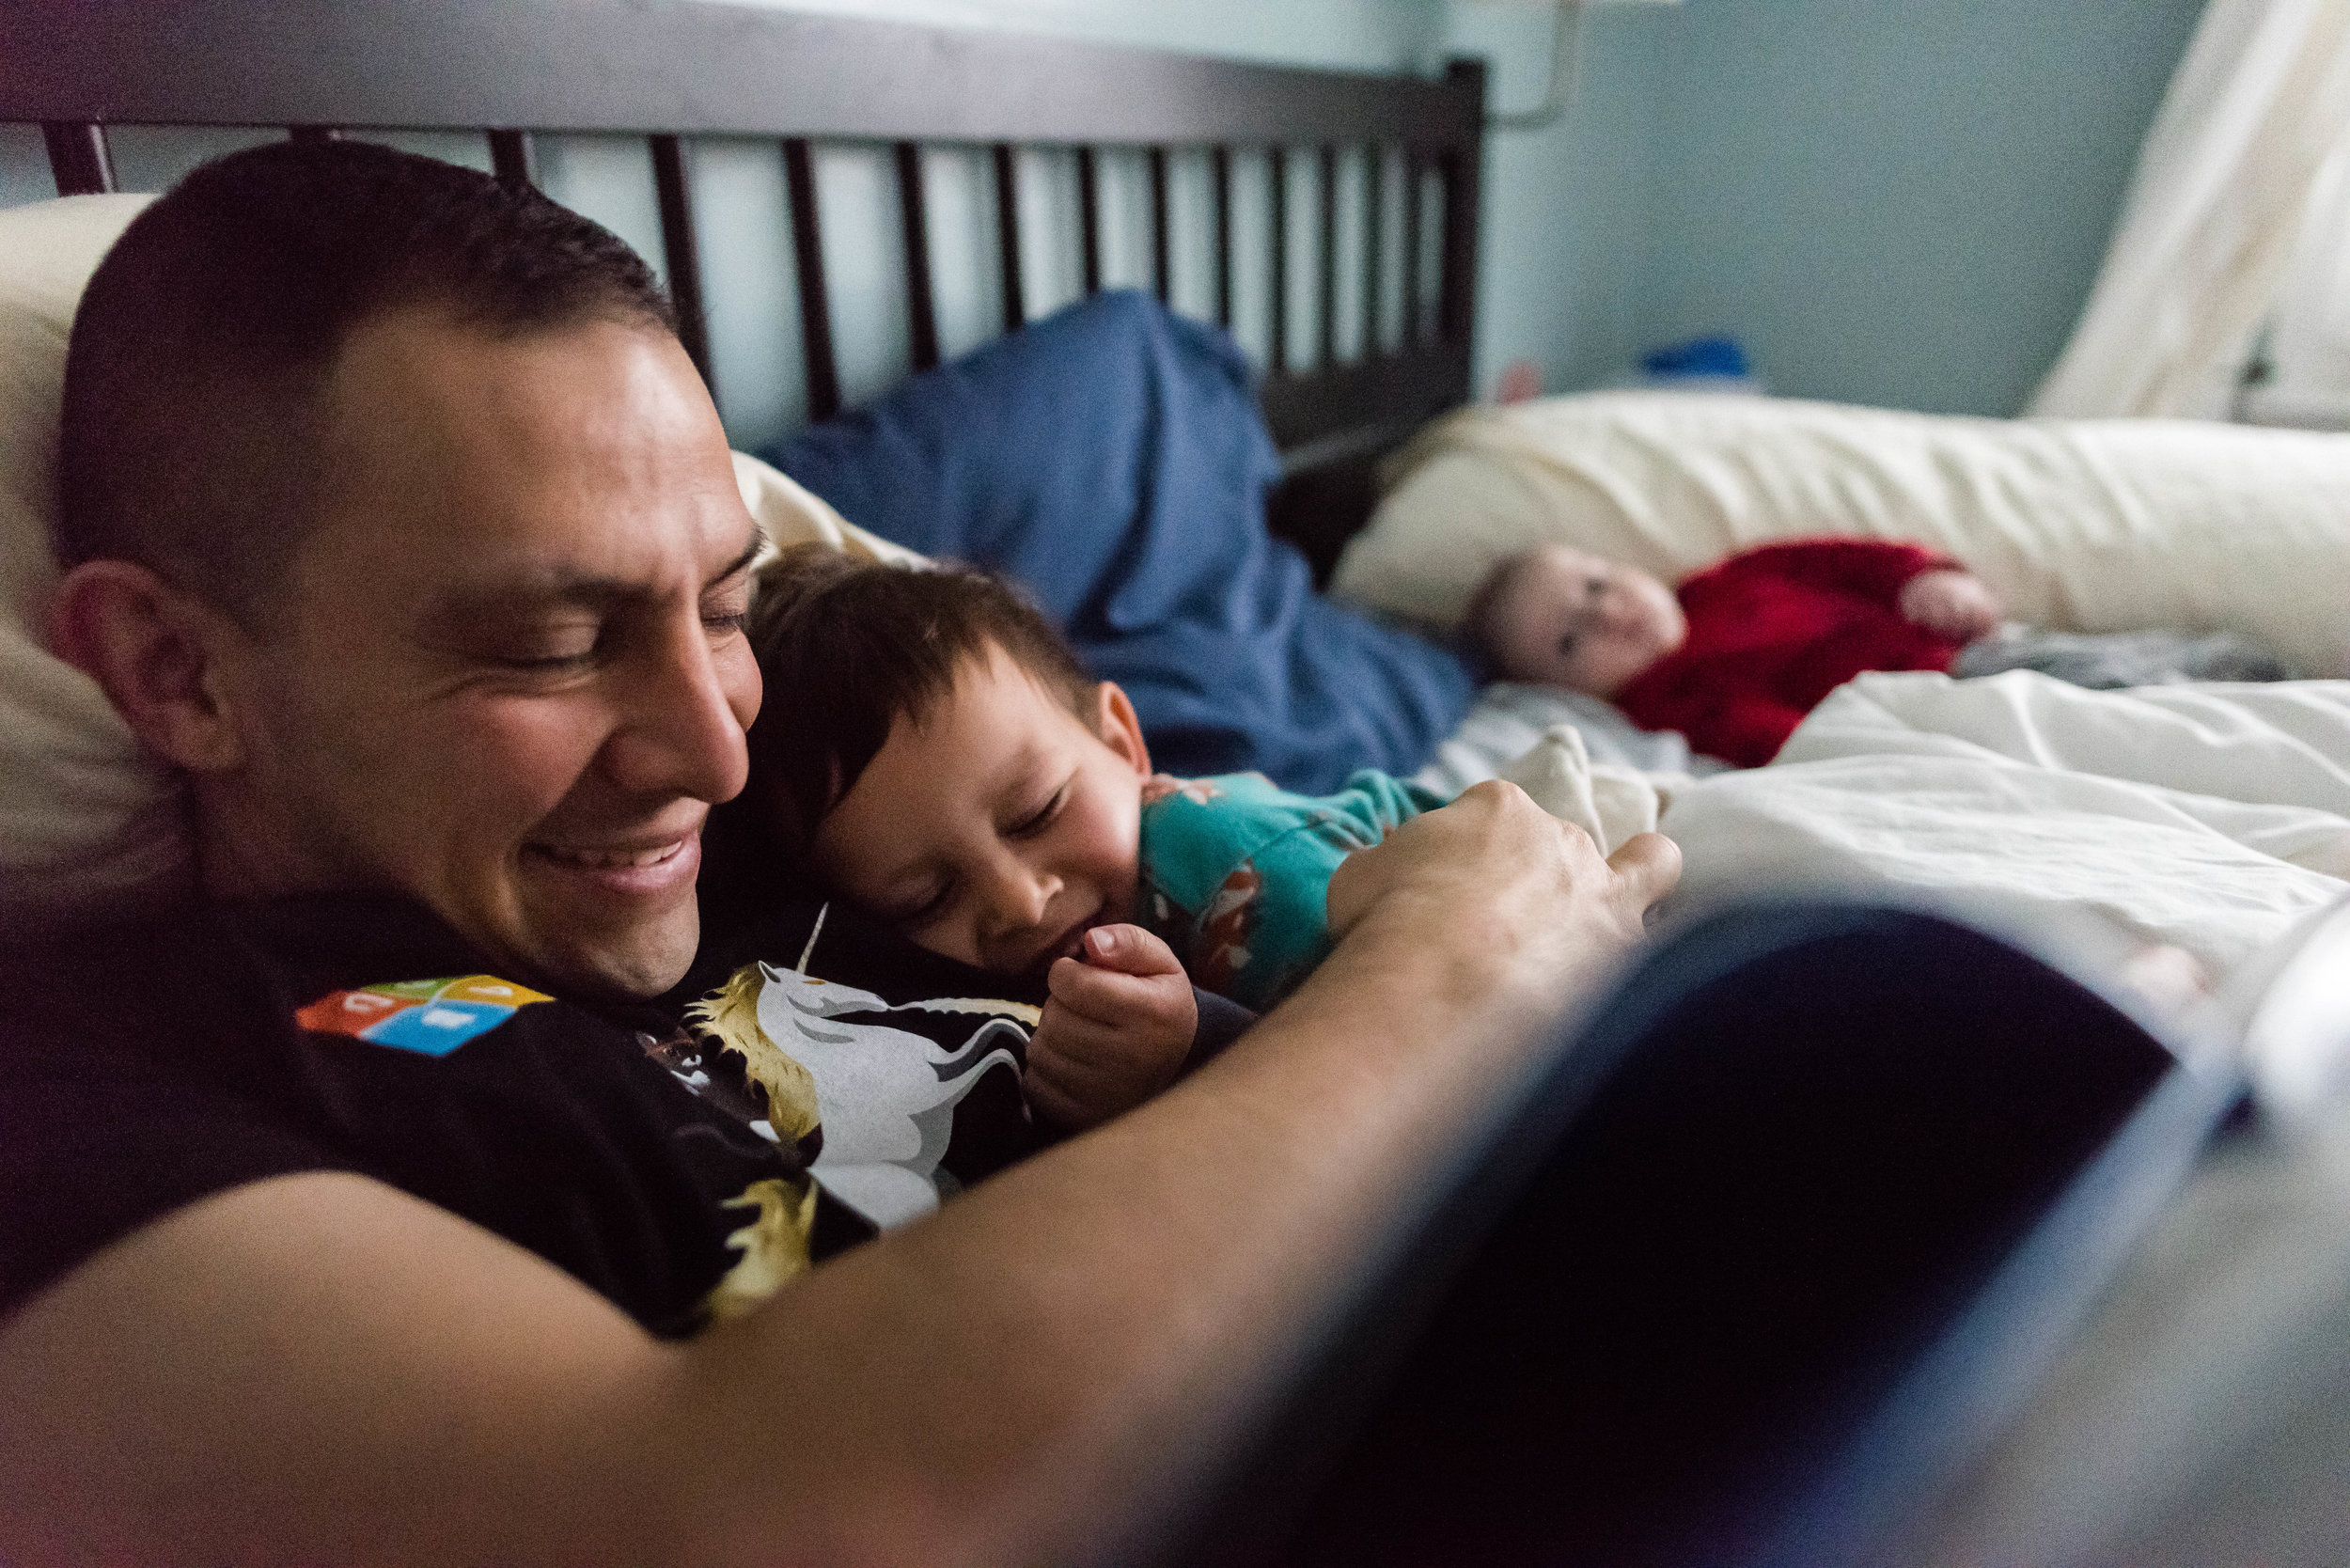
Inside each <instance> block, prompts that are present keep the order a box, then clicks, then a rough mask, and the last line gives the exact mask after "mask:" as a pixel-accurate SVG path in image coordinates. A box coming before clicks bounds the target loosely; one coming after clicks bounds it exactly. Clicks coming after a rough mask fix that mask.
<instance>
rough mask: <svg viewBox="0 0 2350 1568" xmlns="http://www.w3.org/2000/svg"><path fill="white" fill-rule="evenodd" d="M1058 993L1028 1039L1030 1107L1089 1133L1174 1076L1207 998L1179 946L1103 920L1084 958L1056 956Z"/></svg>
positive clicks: (1052, 983) (1053, 980) (1048, 977)
mask: <svg viewBox="0 0 2350 1568" xmlns="http://www.w3.org/2000/svg"><path fill="white" fill-rule="evenodd" d="M1044 983H1045V985H1046V986H1047V987H1048V988H1050V990H1051V991H1052V997H1051V999H1050V1000H1048V1001H1046V1002H1045V1004H1044V1017H1043V1019H1042V1021H1041V1022H1040V1023H1039V1024H1038V1025H1037V1027H1036V1033H1035V1034H1034V1035H1032V1036H1030V1037H1029V1040H1028V1074H1027V1077H1026V1088H1027V1092H1028V1106H1029V1108H1030V1109H1031V1110H1033V1111H1035V1112H1036V1114H1037V1115H1039V1116H1042V1118H1044V1120H1045V1121H1050V1122H1052V1123H1053V1124H1054V1125H1055V1126H1058V1127H1062V1128H1066V1129H1067V1130H1069V1131H1071V1132H1078V1131H1082V1130H1083V1129H1085V1128H1087V1127H1090V1126H1092V1125H1094V1124H1095V1123H1096V1122H1101V1121H1108V1120H1109V1119H1110V1118H1111V1117H1113V1116H1116V1115H1117V1114H1119V1112H1120V1111H1125V1110H1132V1109H1133V1108H1134V1107H1135V1106H1136V1105H1140V1104H1142V1102H1144V1101H1145V1100H1148V1099H1149V1098H1151V1096H1152V1095H1153V1094H1156V1093H1157V1092H1158V1091H1159V1090H1162V1089H1165V1088H1166V1087H1167V1085H1168V1084H1169V1083H1171V1082H1173V1081H1174V1078H1175V1074H1176V1073H1177V1071H1178V1070H1180V1069H1181V1068H1182V1067H1183V1058H1184V1056H1185V1055H1186V1054H1187V1053H1188V1052H1189V1051H1190V1050H1191V1039H1192V1036H1193V1034H1194V1033H1196V1032H1197V1031H1198V1029H1199V1000H1198V998H1196V997H1195V996H1192V994H1191V980H1190V977H1189V976H1187V975H1185V974H1184V973H1183V965H1182V964H1179V963H1177V962H1176V961H1175V952H1174V949H1171V948H1169V947H1168V946H1167V944H1166V943H1164V942H1162V941H1160V940H1159V939H1158V938H1157V937H1155V936H1153V935H1152V934H1151V933H1149V932H1147V931H1145V930H1143V929H1142V928H1141V927H1140V926H1096V927H1094V928H1093V929H1092V930H1091V931H1089V932H1087V933H1086V935H1085V962H1084V963H1082V964H1080V963H1079V962H1078V961H1077V960H1075V959H1073V958H1064V959H1060V960H1058V961H1057V962H1056V963H1055V964H1054V965H1053V967H1052V968H1051V969H1050V970H1049V971H1047V972H1046V974H1045V977H1044Z"/></svg>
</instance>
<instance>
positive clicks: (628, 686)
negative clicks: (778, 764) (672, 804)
mask: <svg viewBox="0 0 2350 1568" xmlns="http://www.w3.org/2000/svg"><path fill="white" fill-rule="evenodd" d="M738 666H739V667H738ZM758 679H759V676H758V671H757V668H756V666H753V665H752V664H751V662H750V658H749V655H748V653H747V652H746V651H744V650H741V649H724V650H722V649H719V648H715V647H713V645H712V643H711V640H710V637H709V635H708V634H707V633H706V632H705V631H704V630H703V627H702V624H701V620H700V618H699V616H695V617H692V618H690V624H688V625H685V626H682V627H676V628H670V629H667V630H666V632H665V635H662V636H661V637H660V638H659V639H658V641H657V642H656V643H655V645H653V646H651V647H648V648H647V649H645V650H644V651H643V653H642V655H641V656H640V657H639V658H638V659H635V660H633V661H630V663H629V667H628V668H627V670H626V672H625V674H624V675H623V677H622V689H621V691H620V693H619V708H620V713H619V723H618V724H617V725H616V726H615V728H614V730H613V733H612V735H611V737H610V738H609V739H608V740H607V741H606V742H605V743H604V748H603V765H604V768H605V770H606V771H607V772H608V773H609V774H610V775H611V776H612V777H613V780H614V781H615V782H616V783H618V784H619V785H620V786H621V787H622V788H624V789H626V790H628V791H629V792H632V793H635V794H643V795H654V796H662V795H666V796H671V797H682V798H689V799H693V800H702V801H708V802H710V803H711V804H713V805H715V804H716V803H718V802H719V801H722V800H730V799H732V798H733V797H734V795H735V794H736V793H737V792H739V791H741V789H742V788H743V784H744V780H745V779H746V778H747V777H748V776H749V771H750V758H749V751H748V748H747V746H746V745H745V744H744V738H743V729H744V722H745V719H746V717H747V715H748V714H751V713H757V712H758V700H759V699H758V687H757V684H756V682H757V681H758ZM746 687H747V689H745V688H746Z"/></svg>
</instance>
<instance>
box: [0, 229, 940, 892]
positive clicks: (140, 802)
mask: <svg viewBox="0 0 2350 1568" xmlns="http://www.w3.org/2000/svg"><path fill="white" fill-rule="evenodd" d="M149 199H151V198H149V197H148V196H66V197H63V198H61V199H59V200H55V201H44V202H37V203H34V204H33V205H31V206H28V207H19V208H14V209H11V210H8V211H5V212H0V928H5V929H15V930H24V929H31V928H38V927H41V926H47V925H56V924H63V923H82V922H86V921H91V920H98V919H104V918H108V917H114V916H118V915H122V914H127V913H132V912H134V911H140V910H150V911H151V910H154V909H156V908H158V907H159V906H162V905H164V904H167V903H169V902H173V901H176V900H178V899H180V898H182V897H184V896H185V895H186V893H187V891H188V889H189V888H190V886H192V876H191V871H192V867H193V855H192V854H191V849H190V843H189V839H188V833H187V823H186V819H185V815H184V811H183V808H182V805H181V801H180V791H179V789H178V788H177V785H176V784H175V782H174V779H173V777H172V775H171V773H170V772H169V770H168V769H166V768H164V767H163V766H162V765H160V764H158V763H157V762H155V761H154V760H151V759H150V758H149V757H148V756H147V755H146V753H144V752H142V751H141V750H140V749H139V746H138V744H137V743H136V742H135V741H134V740H133V739H132V736H131V731H130V729H129V728H128V727H126V726H125V725H124V724H123V722H122V720H121V719H120V718H119V717H118V716H117V715H116V713H115V711H114V709H113V708H112V707H111V706H109V705H108V704H107V701H106V698H105V697H104V695H103V694H102V693H101V692H100V691H99V689H98V687H97V684H96V683H95V682H92V681H90V680H89V679H88V677H86V676H85V675H83V674H82V673H81V672H80V671H78V670H76V669H74V668H72V667H71V666H69V665H67V664H65V663H64V662H63V661H61V660H59V659H57V658H56V657H55V655H53V654H51V653H50V652H49V651H48V644H47V635H46V632H45V627H46V625H47V622H48V610H49V601H50V596H51V595H52V594H53V593H54V592H55V588H56V585H57V566H56V560H55V556H54V555H53V553H52V551H51V547H50V522H51V519H52V517H53V516H54V515H55V510H56V504H57V474H56V467H57V408H58V395H59V390H60V386H61V384H62V381H63V379H64V373H65V350H66V337H67V334H68V333H69V331H71V327H72V324H73V310H74V306H75V304H76V302H77V301H79V300H80V298H81V295H82V290H83V288H84V286H85V285H86V284H87V283H88V281H89V277H90V274H92V273H93V272H95V271H97V268H98V262H99V259H100V258H102V256H104V255H105V253H106V250H107V247H108V246H110V245H112V244H113V243H114V242H115V240H116V238H117V237H118V235H120V234H121V232H122V230H123V228H124V227H126V226H127V225H128V224H129V223H130V221H131V219H132V217H133V215H134V214H136V213H137V212H138V211H139V209H140V208H141V207H143V206H144V205H146V203H147V202H148V201H149ZM120 457H121V461H123V462H126V463H135V462H137V461H138V460H139V454H138V453H136V452H125V453H122V454H120ZM734 473H735V479H736V481H737V483H739V484H740V485H741V487H742V491H743V501H744V505H745V506H747V507H749V508H750V510H751V513H752V515H753V516H755V517H756V518H758V519H759V521H760V525H761V526H762V527H764V528H765V530H766V532H767V537H768V539H769V540H770V541H772V542H773V543H775V544H777V545H785V544H796V543H807V542H816V543H824V544H829V545H831V546H833V547H834V548H836V549H846V550H850V551H853V552H854V553H856V554H858V555H864V556H870V557H875V558H878V559H884V560H892V561H900V562H909V561H917V562H918V561H919V560H920V558H921V557H917V556H915V555H914V553H913V552H911V551H908V550H903V549H901V548H900V547H899V546H897V545H894V544H891V543H889V542H887V541H885V540H880V539H876V538H874V537H873V536H872V535H870V534H868V533H866V532H864V531H863V530H862V529H859V528H855V527H853V526H852V525H849V524H847V523H845V522H843V521H842V520H841V519H840V516H839V514H838V513H837V512H835V511H834V510H832V509H831V508H830V507H828V506H826V505H825V504H824V503H823V501H820V500H818V499H817V498H816V497H815V496H813V495H811V494H808V493H807V491H805V490H803V489H801V488H800V487H799V486H798V485H796V484H794V483H793V482H792V481H791V479H789V478H785V477H784V476H783V475H781V474H779V473H777V472H776V470H774V469H773V468H770V467H768V466H767V465H766V464H765V463H761V462H760V461H759V460H758V459H757V458H752V457H745V456H744V455H743V454H742V453H740V452H737V453H736V454H735V456H734Z"/></svg>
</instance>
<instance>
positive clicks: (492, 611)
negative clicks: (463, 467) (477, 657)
mask: <svg viewBox="0 0 2350 1568" xmlns="http://www.w3.org/2000/svg"><path fill="white" fill-rule="evenodd" d="M766 543H767V541H766V538H765V536H764V535H762V534H760V532H759V531H758V529H756V528H754V529H752V531H751V539H750V542H749V543H748V544H746V545H744V547H743V553H742V554H741V555H739V556H737V557H734V558H733V559H732V560H730V561H729V562H728V563H727V564H726V565H725V566H722V567H720V568H719V569H718V570H717V572H714V573H713V574H712V575H711V577H710V578H709V579H708V580H707V581H705V582H704V583H703V584H702V587H701V591H702V592H704V593H708V592H709V591H710V590H711V589H713V588H716V587H717V586H718V585H719V584H721V583H725V582H729V581H731V580H732V579H734V578H736V577H739V576H741V575H742V574H743V573H744V572H747V571H749V570H750V567H751V563H752V562H753V561H755V560H757V559H758V558H759V553H760V550H762V549H764V548H766ZM642 591H643V589H642V588H641V587H640V586H639V585H637V584H635V583H631V582H627V581H624V580H622V579H620V578H618V577H598V576H591V575H587V574H586V573H581V572H563V571H559V570H557V571H552V572H530V573H527V574H525V575H524V576H521V577H519V578H516V579H513V580H510V581H508V582H503V583H495V584H477V585H469V586H465V587H462V588H454V589H451V590H450V591H449V592H448V593H447V594H446V595H444V596H443V597H442V598H441V600H440V602H439V603H438V604H434V605H433V606H432V609H431V612H430V614H431V616H432V618H433V619H447V620H453V621H458V622H461V623H462V622H469V621H473V620H478V619H484V618H487V617H492V616H495V615H499V614H511V613H513V612H515V611H517V610H520V611H524V612H525V613H526V612H528V611H531V610H538V609H544V608H546V607H547V606H549V605H558V604H559V605H572V606H577V607H578V608H581V609H587V610H602V609H605V608H608V607H610V606H611V605H614V604H620V603H623V602H624V601H626V600H629V599H633V598H635V597H636V596H637V595H638V594H640V593H641V592H642Z"/></svg>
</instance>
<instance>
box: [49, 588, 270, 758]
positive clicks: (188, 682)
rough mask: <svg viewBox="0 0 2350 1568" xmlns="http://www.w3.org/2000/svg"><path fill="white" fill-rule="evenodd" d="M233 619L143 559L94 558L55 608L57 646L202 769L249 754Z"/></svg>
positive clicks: (167, 751) (129, 715)
mask: <svg viewBox="0 0 2350 1568" xmlns="http://www.w3.org/2000/svg"><path fill="white" fill-rule="evenodd" d="M232 635H235V633H234V630H233V628H232V627H231V625H230V623H229V621H228V619H227V617H226V616H224V615H222V614H221V613H220V612H219V611H218V610H216V609H214V608H212V607H211V605H210V604H205V603H204V602H203V601H202V600H200V599H198V598H196V596H195V595H194V594H191V593H188V592H186V591H184V590H182V589H180V588H174V587H173V586H172V585H171V584H169V583H167V582H165V581H164V579H163V578H162V577H160V576H158V575H157V574H156V573H155V572H151V571H149V569H148V568H146V567H144V566H140V565H138V564H136V563H135V562H133V561H116V560H98V561H85V562H83V563H82V564H81V565H80V566H77V567H75V568H74V569H73V570H72V571H71V572H67V573H66V575H65V581H64V582H62V583H60V584H59V585H58V586H57V597H56V600H55V604H53V605H52V606H51V608H50V612H49V646H50V649H51V650H52V651H54V652H55V654H56V655H57V657H59V658H60V659H63V660H64V661H65V662H66V663H67V664H70V665H71V666H73V667H74V668H76V669H78V670H80V671H81V672H82V673H83V674H85V675H86V676H88V677H89V678H90V679H91V680H93V681H95V682H98V684H99V688H100V689H101V690H102V691H103V692H104V693H105V694H106V700H107V701H109V702H111V703H113V704H114V708H115V712H116V713H120V714H121V715H122V718H123V722H125V723H126V724H128V725H130V727H131V731H132V733H133V734H134V735H136V736H137V737H138V738H139V740H140V742H141V743H142V744H143V745H146V746H147V748H148V749H149V750H150V751H152V752H154V753H155V754H156V755H157V756H159V757H161V758H163V759H164V760H165V761H168V762H172V763H175V764H177V765H178V766H180V767H182V768H185V769H187V770H188V771H190V772H192V773H219V772H224V771H226V770H227V769H230V768H234V767H237V766H239V765H240V764H242V763H243V760H244V744H243V738H242V737H241V736H240V735H239V734H238V732H237V729H236V726H235V725H234V724H233V723H232V722H231V713H230V712H229V704H228V702H227V692H226V689H225V688H226V682H224V680H223V666H222V657H223V654H224V652H225V651H226V648H227V639H228V638H229V637H231V636H232Z"/></svg>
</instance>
